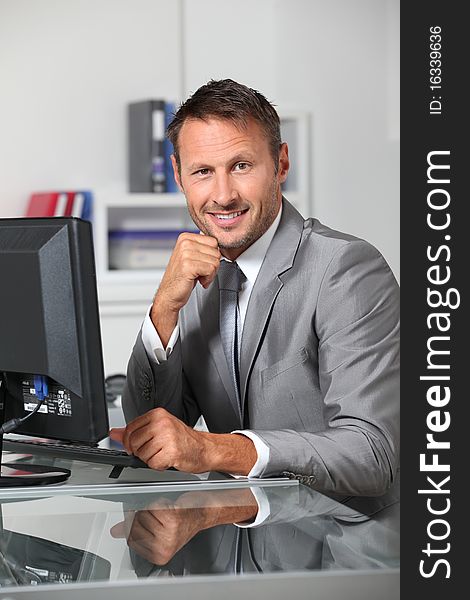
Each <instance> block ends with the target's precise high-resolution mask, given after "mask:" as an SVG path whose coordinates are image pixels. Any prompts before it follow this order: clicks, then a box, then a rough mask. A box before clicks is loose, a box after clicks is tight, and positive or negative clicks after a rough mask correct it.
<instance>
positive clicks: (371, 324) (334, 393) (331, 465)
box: [111, 80, 399, 496]
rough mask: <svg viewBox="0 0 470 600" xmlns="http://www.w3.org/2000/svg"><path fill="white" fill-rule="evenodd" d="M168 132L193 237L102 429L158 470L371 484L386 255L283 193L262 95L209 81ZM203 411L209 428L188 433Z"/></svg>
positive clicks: (387, 420) (390, 392)
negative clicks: (121, 424)
mask: <svg viewBox="0 0 470 600" xmlns="http://www.w3.org/2000/svg"><path fill="white" fill-rule="evenodd" d="M168 134H169V137H170V139H171V141H172V142H173V145H174V156H173V157H172V162H173V169H174V175H175V179H176V182H177V184H178V186H179V188H180V189H181V191H182V192H183V193H184V194H185V196H186V200H187V205H188V209H189V212H190V214H191V217H192V219H193V221H194V222H195V224H196V225H197V226H198V228H199V229H200V231H201V234H202V235H199V234H190V233H185V234H182V235H181V236H180V237H179V239H178V241H177V243H176V246H175V249H174V251H173V254H172V256H171V259H170V261H169V264H168V266H167V269H166V272H165V274H164V276H163V279H162V281H161V284H160V287H159V289H158V291H157V293H156V295H155V298H154V301H153V305H152V307H151V310H150V311H149V314H148V316H147V318H146V320H145V321H144V325H143V328H142V331H141V333H140V334H139V336H138V338H137V342H136V345H135V347H134V350H133V353H132V356H131V358H130V362H129V367H128V378H127V387H126V390H125V393H124V396H123V407H124V413H125V416H126V419H127V421H128V425H127V427H126V428H125V429H122V430H113V431H112V432H111V436H112V437H113V438H114V439H117V440H120V441H122V442H123V444H124V446H125V447H126V449H127V450H128V451H130V452H132V453H133V454H135V455H137V456H139V457H140V458H141V459H143V460H144V461H145V462H147V464H148V465H149V466H150V467H152V468H155V469H166V468H169V467H175V468H177V469H180V470H183V471H190V472H196V473H197V472H205V471H210V470H213V471H224V472H228V473H232V474H241V475H249V476H251V477H269V476H276V475H281V474H284V475H286V474H287V475H288V476H290V477H296V478H298V479H300V480H301V481H302V482H304V483H307V484H308V485H310V486H312V487H314V488H316V489H318V490H320V491H325V492H333V493H339V494H353V495H370V496H373V495H381V494H384V493H385V492H386V490H387V489H388V488H389V487H390V485H391V484H392V482H393V481H394V478H395V475H396V470H397V464H398V456H399V446H398V428H399V423H398V419H399V417H398V415H399V398H398V307H399V302H398V286H397V284H396V281H395V279H394V277H393V275H392V273H391V271H390V269H389V267H388V265H387V264H386V262H385V260H384V259H383V257H382V256H381V255H380V254H379V253H378V251H377V250H376V249H375V248H373V247H372V246H370V245H369V244H368V243H367V242H364V241H363V240H359V239H357V238H354V237H352V236H350V235H346V234H343V233H340V232H337V231H334V230H332V229H329V228H327V227H326V226H324V225H322V224H321V223H320V222H319V221H318V220H316V219H307V220H306V221H304V219H303V217H301V215H300V214H299V213H298V212H297V211H296V210H295V209H294V208H293V207H292V206H291V205H290V204H289V202H288V201H287V200H286V199H284V198H283V197H282V193H281V184H282V183H283V182H284V181H285V180H286V178H287V174H288V170H289V158H288V149H287V145H286V144H285V143H281V139H280V132H279V117H278V115H277V113H276V111H275V110H274V108H273V107H272V105H271V104H270V103H269V102H268V101H267V100H266V98H264V96H262V95H261V94H260V93H259V92H256V91H255V90H252V89H250V88H247V87H245V86H243V85H240V84H238V83H236V82H234V81H232V80H222V81H211V82H209V83H208V84H207V85H204V86H202V87H201V88H200V89H199V90H197V91H196V92H195V94H194V95H193V96H192V97H190V98H189V99H188V100H187V101H186V102H185V103H184V104H183V105H182V106H181V107H180V109H179V110H178V112H177V113H176V115H175V118H174V120H173V122H172V123H171V125H170V127H169V130H168ZM233 261H236V265H234V264H230V263H231V262H232V263H233ZM237 265H238V267H237ZM239 269H240V270H239ZM228 272H230V274H229V275H227V273H228ZM227 277H228V279H227ZM235 280H236V285H237V290H238V293H237V290H235V291H234V289H233V285H235V283H234V282H235ZM227 281H231V283H227ZM234 294H235V296H234ZM234 298H235V303H234ZM237 301H238V304H237ZM234 306H235V312H234V313H233V312H231V311H233V307H234ZM201 414H202V415H203V416H204V419H205V422H206V424H207V426H208V430H209V432H206V431H196V430H194V429H193V428H192V426H193V425H194V424H195V423H196V421H197V419H198V417H199V416H200V415H201ZM129 421H130V422H129Z"/></svg>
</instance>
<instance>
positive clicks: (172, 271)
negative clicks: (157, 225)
mask: <svg viewBox="0 0 470 600" xmlns="http://www.w3.org/2000/svg"><path fill="white" fill-rule="evenodd" d="M220 257H221V254H220V250H219V246H218V243H217V240H216V239H215V238H213V237H210V236H207V235H199V234H196V233H182V234H181V235H180V236H179V237H178V240H177V242H176V245H175V248H174V250H173V253H172V255H171V258H170V260H169V262H168V266H167V268H166V271H165V274H164V276H163V278H162V281H161V283H160V286H159V288H158V291H157V293H156V295H155V298H154V301H153V306H152V310H151V312H150V318H151V319H152V322H153V324H154V326H155V328H156V330H157V332H158V335H159V337H160V340H161V341H162V344H163V347H164V348H166V346H167V344H168V340H169V339H170V336H171V333H172V331H173V329H174V328H175V326H176V323H177V321H178V314H179V311H180V310H181V309H182V308H183V306H184V305H185V304H186V302H187V301H188V300H189V296H190V295H191V292H192V291H193V289H194V286H195V285H196V283H197V282H198V281H199V283H200V284H201V285H202V286H203V287H204V288H207V287H208V286H209V285H210V284H211V283H212V281H213V280H214V278H215V276H216V274H217V270H218V268H219V265H220Z"/></svg>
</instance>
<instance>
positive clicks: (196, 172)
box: [194, 169, 209, 175]
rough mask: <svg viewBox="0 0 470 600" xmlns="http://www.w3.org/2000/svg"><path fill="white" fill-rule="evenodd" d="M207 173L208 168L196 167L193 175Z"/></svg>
mask: <svg viewBox="0 0 470 600" xmlns="http://www.w3.org/2000/svg"><path fill="white" fill-rule="evenodd" d="M208 173H209V169H198V170H197V171H195V172H194V174H195V175H207V174H208Z"/></svg>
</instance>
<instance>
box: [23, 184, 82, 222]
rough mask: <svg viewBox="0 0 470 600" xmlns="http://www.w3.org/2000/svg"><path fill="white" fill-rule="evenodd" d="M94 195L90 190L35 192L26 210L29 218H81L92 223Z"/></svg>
mask: <svg viewBox="0 0 470 600" xmlns="http://www.w3.org/2000/svg"><path fill="white" fill-rule="evenodd" d="M92 205H93V195H92V193H91V192H90V191H89V190H77V191H72V192H71V191H69V192H62V191H58V192H57V191H56V192H34V193H32V194H31V196H30V198H29V202H28V207H27V210H26V216H27V217H79V218H80V219H84V220H85V221H91V217H92Z"/></svg>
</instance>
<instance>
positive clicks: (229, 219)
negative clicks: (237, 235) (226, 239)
mask: <svg viewBox="0 0 470 600" xmlns="http://www.w3.org/2000/svg"><path fill="white" fill-rule="evenodd" d="M246 212H248V209H247V208H245V209H244V210H237V211H232V212H209V213H208V214H209V216H210V217H211V218H212V220H213V221H215V222H216V223H219V224H223V225H224V226H227V225H235V224H236V223H238V222H239V221H240V220H241V219H242V218H243V215H244V214H245V213H246Z"/></svg>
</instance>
